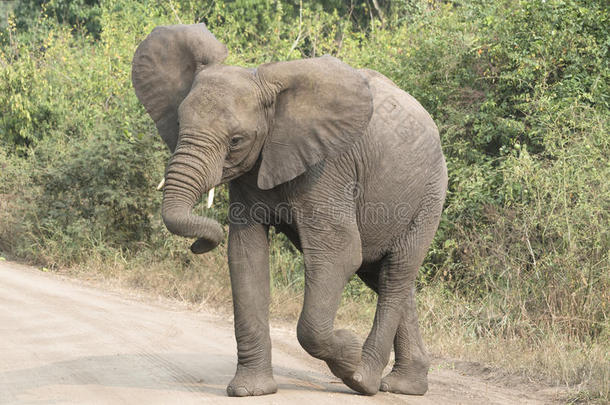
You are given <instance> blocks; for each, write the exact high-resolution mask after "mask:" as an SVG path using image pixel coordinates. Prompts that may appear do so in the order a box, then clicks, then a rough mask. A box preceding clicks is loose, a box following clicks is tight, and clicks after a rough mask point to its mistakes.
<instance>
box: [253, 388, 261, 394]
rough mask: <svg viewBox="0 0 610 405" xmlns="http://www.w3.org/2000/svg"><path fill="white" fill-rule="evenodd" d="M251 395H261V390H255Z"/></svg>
mask: <svg viewBox="0 0 610 405" xmlns="http://www.w3.org/2000/svg"><path fill="white" fill-rule="evenodd" d="M252 395H263V390H262V389H260V388H257V389H255V390H254V392H253V393H252Z"/></svg>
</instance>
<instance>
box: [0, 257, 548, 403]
mask: <svg viewBox="0 0 610 405" xmlns="http://www.w3.org/2000/svg"><path fill="white" fill-rule="evenodd" d="M147 301H148V302H147ZM271 335H272V339H273V345H274V346H273V363H274V371H275V376H276V380H277V382H278V384H279V391H278V393H277V394H275V395H270V396H264V397H256V398H248V399H240V398H228V397H227V396H226V394H225V386H226V384H227V383H228V382H229V381H230V380H231V378H232V376H233V373H234V371H235V361H236V348H235V340H234V338H233V327H232V323H231V319H226V318H223V317H221V316H219V315H215V314H209V313H202V312H197V311H193V310H191V309H189V308H187V307H186V306H184V305H182V304H180V303H175V302H170V301H161V300H157V299H150V298H148V299H144V298H143V297H141V296H137V295H136V294H135V293H134V292H129V291H120V292H117V291H107V290H105V289H103V288H99V287H93V286H88V285H84V284H83V283H82V282H78V281H74V280H70V279H66V278H64V277H61V276H58V275H56V274H51V273H44V272H41V271H39V270H37V269H35V268H31V267H27V266H23V265H18V264H14V263H9V262H6V261H4V262H0V404H93V403H95V404H138V403H145V404H168V403H179V404H181V405H184V404H190V403H199V404H201V403H212V404H224V403H241V404H245V403H248V404H308V405H309V404H477V405H478V404H517V403H518V404H542V403H552V402H554V401H556V398H557V395H558V392H557V390H555V389H549V388H544V387H541V386H536V385H533V384H527V383H524V382H523V381H522V380H520V379H517V378H516V379H511V378H510V376H508V377H507V376H505V375H502V374H501V373H498V372H492V371H490V370H489V369H486V368H484V367H482V366H479V365H477V364H473V363H465V362H451V361H447V360H436V361H435V363H434V364H433V366H432V369H431V372H430V380H429V381H430V390H429V392H428V393H427V394H426V395H425V396H423V397H412V396H400V395H394V394H388V393H379V394H377V395H376V396H374V397H365V396H361V395H357V394H356V393H354V392H353V391H351V390H350V389H349V388H347V387H345V386H344V385H343V384H341V382H340V381H339V380H337V379H336V378H334V377H333V376H332V375H331V374H330V373H329V372H328V370H327V369H326V368H325V366H324V364H323V363H322V362H320V361H318V360H315V359H313V358H311V357H309V356H308V355H307V354H306V353H305V352H304V351H303V350H302V349H301V348H300V347H299V346H298V343H297V341H296V337H295V336H294V332H292V331H290V330H287V329H285V328H276V327H274V328H272V331H271Z"/></svg>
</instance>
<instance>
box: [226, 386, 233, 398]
mask: <svg viewBox="0 0 610 405" xmlns="http://www.w3.org/2000/svg"><path fill="white" fill-rule="evenodd" d="M227 394H228V395H229V396H230V397H232V396H233V387H227Z"/></svg>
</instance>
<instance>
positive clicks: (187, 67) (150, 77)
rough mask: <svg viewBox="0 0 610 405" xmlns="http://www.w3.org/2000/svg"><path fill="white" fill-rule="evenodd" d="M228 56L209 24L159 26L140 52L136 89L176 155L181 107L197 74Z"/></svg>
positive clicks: (134, 68) (136, 63) (135, 60)
mask: <svg viewBox="0 0 610 405" xmlns="http://www.w3.org/2000/svg"><path fill="white" fill-rule="evenodd" d="M226 57H227V48H226V46H225V45H224V44H222V43H221V42H219V41H218V40H217V39H216V38H214V35H212V33H211V32H210V31H208V29H207V28H206V26H205V24H193V25H169V26H161V27H156V28H155V29H154V30H153V31H152V32H151V33H150V34H149V35H148V36H147V37H146V39H145V40H144V41H143V42H142V43H141V44H140V45H139V46H138V49H136V53H135V55H134V57H133V62H132V69H131V80H132V82H133V87H134V88H135V90H136V95H137V96H138V99H139V100H140V101H141V102H142V104H144V107H145V108H146V111H147V112H148V114H149V115H150V116H151V118H152V119H153V121H154V122H155V124H156V125H157V129H158V130H159V135H161V138H163V140H164V141H165V143H166V144H167V146H168V147H169V149H170V150H171V151H172V152H173V151H174V149H175V148H176V143H177V142H178V107H179V106H180V103H181V102H182V100H184V98H185V97H186V95H187V94H188V92H189V91H190V89H191V86H192V84H193V79H194V77H195V75H196V74H197V72H198V71H199V70H201V69H202V68H204V67H205V66H206V65H210V64H215V63H221V62H222V61H223V60H224V59H225V58H226Z"/></svg>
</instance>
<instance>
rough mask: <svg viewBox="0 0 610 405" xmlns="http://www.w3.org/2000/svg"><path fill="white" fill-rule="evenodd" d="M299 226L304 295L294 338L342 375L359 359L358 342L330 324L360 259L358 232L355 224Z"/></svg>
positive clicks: (357, 362) (349, 334) (358, 265)
mask: <svg viewBox="0 0 610 405" xmlns="http://www.w3.org/2000/svg"><path fill="white" fill-rule="evenodd" d="M303 228H304V227H302V228H301V229H300V233H301V242H302V245H303V255H304V259H305V297H304V302H303V311H302V312H301V316H300V318H299V322H298V325H297V338H298V339H299V343H300V344H301V346H303V348H304V349H305V350H306V351H307V352H308V353H309V354H310V355H312V356H313V357H316V358H318V359H321V360H324V361H325V362H326V363H327V364H328V366H329V368H330V370H331V371H332V372H333V374H334V375H336V376H337V377H339V378H341V379H345V378H348V377H351V376H352V374H353V373H354V371H355V370H356V367H357V366H358V364H359V363H360V355H361V349H362V342H361V341H360V340H359V339H358V338H357V337H356V335H355V334H354V333H352V332H351V331H348V330H346V329H338V330H334V329H333V324H334V320H335V315H336V312H337V309H338V307H339V304H340V302H341V294H342V292H343V290H344V288H345V285H346V284H347V282H348V281H349V278H350V277H351V276H352V275H353V274H354V273H355V271H356V270H357V269H358V268H359V267H360V264H361V262H362V252H361V245H360V235H359V233H358V229H357V227H356V225H355V224H353V225H351V226H344V225H341V226H333V228H334V229H331V230H328V229H324V230H321V232H320V230H319V229H315V228H309V227H307V228H305V229H303ZM308 228H309V229H308Z"/></svg>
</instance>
